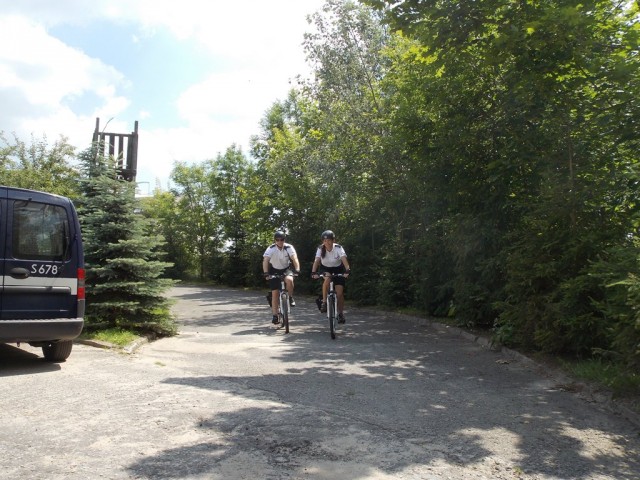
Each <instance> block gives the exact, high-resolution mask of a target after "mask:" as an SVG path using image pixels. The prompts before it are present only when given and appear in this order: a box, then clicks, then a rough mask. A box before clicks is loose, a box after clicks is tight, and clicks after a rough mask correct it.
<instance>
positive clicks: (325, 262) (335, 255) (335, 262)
mask: <svg viewBox="0 0 640 480" xmlns="http://www.w3.org/2000/svg"><path fill="white" fill-rule="evenodd" d="M346 256H347V252H345V251H344V248H342V245H340V244H339V243H334V244H333V248H332V249H331V251H329V250H327V252H326V253H325V255H324V258H323V257H322V245H320V246H319V247H318V250H316V258H319V259H320V263H321V264H322V266H324V267H329V268H335V267H339V266H340V265H342V257H346Z"/></svg>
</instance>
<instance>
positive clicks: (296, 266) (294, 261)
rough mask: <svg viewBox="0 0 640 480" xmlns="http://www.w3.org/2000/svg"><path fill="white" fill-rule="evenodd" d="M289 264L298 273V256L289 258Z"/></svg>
mask: <svg viewBox="0 0 640 480" xmlns="http://www.w3.org/2000/svg"><path fill="white" fill-rule="evenodd" d="M291 263H293V268H295V269H296V270H297V271H298V272H299V271H300V262H299V261H298V256H297V255H293V256H292V257H291Z"/></svg>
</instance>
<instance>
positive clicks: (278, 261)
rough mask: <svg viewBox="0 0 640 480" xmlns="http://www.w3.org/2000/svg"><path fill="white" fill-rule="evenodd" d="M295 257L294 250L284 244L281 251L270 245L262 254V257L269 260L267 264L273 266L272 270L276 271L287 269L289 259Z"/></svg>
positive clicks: (287, 244)
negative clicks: (275, 269)
mask: <svg viewBox="0 0 640 480" xmlns="http://www.w3.org/2000/svg"><path fill="white" fill-rule="evenodd" d="M295 256H296V249H295V248H293V245H291V244H290V243H285V244H284V246H283V247H282V250H280V249H279V248H278V246H277V245H276V244H275V243H274V244H273V245H270V246H269V247H268V248H267V249H266V250H265V252H264V255H263V257H268V258H269V263H271V265H273V268H277V269H278V270H284V269H285V268H288V267H289V263H290V262H291V257H295Z"/></svg>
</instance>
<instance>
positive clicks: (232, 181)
mask: <svg viewBox="0 0 640 480" xmlns="http://www.w3.org/2000/svg"><path fill="white" fill-rule="evenodd" d="M253 172H254V168H253V165H252V164H250V163H249V161H248V160H247V158H246V157H245V156H244V154H243V153H242V150H241V149H240V148H239V147H237V146H236V145H232V146H231V147H229V148H228V149H227V150H226V152H225V153H224V155H220V154H219V155H218V156H217V157H216V159H215V161H213V162H212V170H211V172H210V175H209V184H210V186H211V190H212V191H213V194H214V196H215V198H216V205H217V215H218V218H219V223H220V227H221V230H222V233H221V237H222V239H223V240H224V247H223V251H224V253H225V254H224V256H223V261H222V262H221V265H220V273H219V277H218V279H224V282H225V283H226V284H228V285H231V286H240V285H246V284H247V283H249V284H251V283H253V282H254V281H255V280H253V281H252V279H255V278H257V275H255V273H256V272H255V269H256V268H257V267H255V268H252V266H254V265H258V262H257V261H256V258H254V257H255V253H256V252H255V248H252V244H251V242H250V231H251V228H252V227H251V223H250V222H249V221H248V220H247V218H246V215H245V212H246V210H247V208H248V203H249V201H250V199H251V197H252V196H253V195H254V192H253V190H251V188H250V181H251V177H252V176H253ZM252 273H253V274H254V275H251V274H252ZM249 276H250V278H248V277H249Z"/></svg>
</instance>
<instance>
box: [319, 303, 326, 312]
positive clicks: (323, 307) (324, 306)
mask: <svg viewBox="0 0 640 480" xmlns="http://www.w3.org/2000/svg"><path fill="white" fill-rule="evenodd" d="M320 311H321V312H322V313H327V302H322V305H320Z"/></svg>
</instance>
